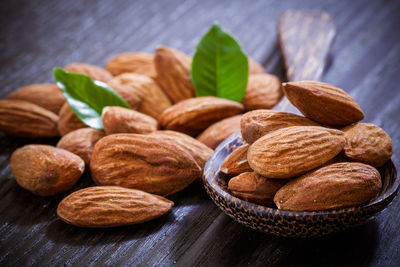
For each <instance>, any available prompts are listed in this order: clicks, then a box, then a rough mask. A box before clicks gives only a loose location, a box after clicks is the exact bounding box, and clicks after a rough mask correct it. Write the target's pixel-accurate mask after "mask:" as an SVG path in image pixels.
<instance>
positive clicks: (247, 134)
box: [240, 109, 318, 144]
mask: <svg viewBox="0 0 400 267" xmlns="http://www.w3.org/2000/svg"><path fill="white" fill-rule="evenodd" d="M291 126H318V124H317V123H315V122H313V121H312V120H309V119H307V118H304V117H302V116H299V115H295V114H292V113H286V112H278V111H275V110H266V109H260V110H254V111H251V112H247V113H246V114H244V115H243V117H242V119H241V121H240V130H241V132H242V136H243V139H244V140H246V142H247V143H249V144H252V143H254V142H255V141H256V140H257V139H259V138H260V137H262V136H264V135H266V134H267V133H270V132H272V131H275V130H278V129H282V128H286V127H291Z"/></svg>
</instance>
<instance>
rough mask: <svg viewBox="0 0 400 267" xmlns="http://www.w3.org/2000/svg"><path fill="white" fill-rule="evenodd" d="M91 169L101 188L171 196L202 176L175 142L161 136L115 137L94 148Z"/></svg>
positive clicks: (126, 135)
mask: <svg viewBox="0 0 400 267" xmlns="http://www.w3.org/2000/svg"><path fill="white" fill-rule="evenodd" d="M90 169H91V173H92V178H93V180H94V181H95V182H96V183H97V184H99V185H118V186H122V187H128V188H135V189H139V190H143V191H146V192H149V193H153V194H157V195H162V196H168V195H171V194H173V193H175V192H178V191H181V190H183V189H184V188H185V187H187V186H188V185H189V184H191V183H192V182H193V181H194V180H195V179H197V178H199V177H201V168H200V166H199V165H198V164H197V163H196V161H195V160H194V159H193V157H192V156H191V155H190V154H189V153H188V152H187V151H186V150H184V149H182V148H181V146H179V145H178V143H177V142H176V141H173V140H172V139H169V138H165V137H164V136H159V135H141V134H113V135H109V136H106V137H104V138H102V139H101V140H100V141H99V142H97V144H96V145H95V147H94V151H93V155H92V160H91V162H90Z"/></svg>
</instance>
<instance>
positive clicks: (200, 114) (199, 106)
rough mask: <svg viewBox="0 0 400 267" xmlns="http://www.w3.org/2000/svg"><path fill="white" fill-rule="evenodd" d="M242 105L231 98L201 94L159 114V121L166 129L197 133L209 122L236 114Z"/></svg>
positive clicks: (241, 108)
mask: <svg viewBox="0 0 400 267" xmlns="http://www.w3.org/2000/svg"><path fill="white" fill-rule="evenodd" d="M242 111H243V105H242V104H240V103H237V102H234V101H231V100H227V99H223V98H218V97H213V96H203V97H196V98H190V99H186V100H183V101H181V102H179V103H177V104H175V105H173V106H171V107H169V108H168V109H166V110H164V112H163V113H162V114H161V116H160V119H159V123H160V125H161V126H162V127H164V128H165V129H167V130H173V131H177V132H182V133H186V134H188V135H192V136H193V135H197V134H199V133H200V132H201V131H203V130H204V129H206V128H207V127H208V126H210V125H211V124H213V123H215V122H217V121H219V120H222V119H225V118H228V117H231V116H234V115H237V114H239V113H241V112H242Z"/></svg>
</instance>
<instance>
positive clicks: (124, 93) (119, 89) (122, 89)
mask: <svg viewBox="0 0 400 267" xmlns="http://www.w3.org/2000/svg"><path fill="white" fill-rule="evenodd" d="M108 86H110V88H111V89H113V90H114V91H115V92H116V93H117V94H118V95H119V96H121V97H122V98H123V99H124V100H125V102H126V103H128V104H129V106H131V108H132V109H134V110H138V109H139V108H140V106H141V105H142V99H143V93H142V92H140V91H139V90H137V89H135V88H133V87H131V86H125V85H121V84H117V83H112V84H108Z"/></svg>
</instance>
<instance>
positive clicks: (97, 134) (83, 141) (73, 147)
mask: <svg viewBox="0 0 400 267" xmlns="http://www.w3.org/2000/svg"><path fill="white" fill-rule="evenodd" d="M104 136H105V133H104V132H103V131H100V130H96V129H92V128H82V129H78V130H74V131H72V132H69V133H68V134H66V135H64V136H63V137H62V138H61V139H60V141H58V143H57V147H58V148H62V149H65V150H67V151H69V152H72V153H74V154H75V155H78V156H79V157H81V159H83V161H84V162H85V164H86V166H88V165H89V163H90V159H91V158H92V153H93V148H94V145H95V144H96V143H97V141H99V140H100V139H101V138H103V137H104Z"/></svg>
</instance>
